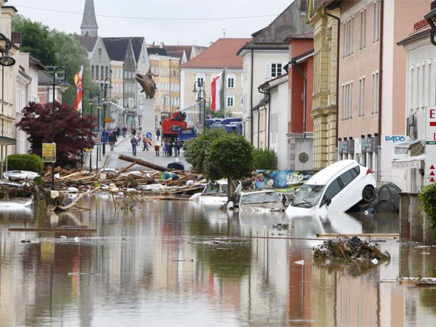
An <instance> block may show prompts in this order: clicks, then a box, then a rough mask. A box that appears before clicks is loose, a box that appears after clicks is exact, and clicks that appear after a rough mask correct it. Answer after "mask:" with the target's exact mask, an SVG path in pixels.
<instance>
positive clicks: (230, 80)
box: [227, 74, 236, 89]
mask: <svg viewBox="0 0 436 327" xmlns="http://www.w3.org/2000/svg"><path fill="white" fill-rule="evenodd" d="M235 78H236V77H235V75H230V74H229V75H227V87H228V88H231V89H232V88H234V87H235Z"/></svg>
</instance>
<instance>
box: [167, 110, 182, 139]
mask: <svg viewBox="0 0 436 327" xmlns="http://www.w3.org/2000/svg"><path fill="white" fill-rule="evenodd" d="M187 127H188V123H187V122H186V114H185V113H184V112H181V111H175V112H173V113H172V114H171V116H169V117H167V118H165V119H164V120H163V121H162V137H163V138H171V139H174V138H176V137H178V136H179V131H180V130H183V129H186V128H187Z"/></svg>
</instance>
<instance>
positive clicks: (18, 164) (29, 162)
mask: <svg viewBox="0 0 436 327" xmlns="http://www.w3.org/2000/svg"><path fill="white" fill-rule="evenodd" d="M8 170H28V171H34V172H35V173H38V174H41V173H42V159H41V157H40V156H38V155H36V154H11V155H10V156H8Z"/></svg>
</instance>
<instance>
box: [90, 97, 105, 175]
mask: <svg viewBox="0 0 436 327" xmlns="http://www.w3.org/2000/svg"><path fill="white" fill-rule="evenodd" d="M103 91H104V90H100V91H98V92H89V100H88V105H89V106H91V117H94V116H93V114H92V108H93V106H94V101H93V98H94V97H97V106H96V108H97V110H98V116H97V158H96V170H97V171H98V155H99V146H98V145H99V143H100V141H101V138H100V109H101V92H103ZM91 158H92V153H91ZM91 158H90V159H89V160H90V161H89V169H90V171H92V165H91V163H92V159H91Z"/></svg>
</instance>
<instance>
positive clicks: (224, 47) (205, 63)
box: [180, 39, 251, 68]
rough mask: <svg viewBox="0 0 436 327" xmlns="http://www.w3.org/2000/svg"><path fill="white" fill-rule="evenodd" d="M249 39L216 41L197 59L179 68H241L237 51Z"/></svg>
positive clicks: (240, 60)
mask: <svg viewBox="0 0 436 327" xmlns="http://www.w3.org/2000/svg"><path fill="white" fill-rule="evenodd" d="M250 40H251V39H218V41H216V42H215V43H214V44H212V45H211V46H210V47H209V48H207V49H206V50H204V51H203V52H202V53H201V54H199V55H198V56H197V57H195V58H193V59H192V60H189V61H188V62H186V63H185V64H183V65H182V66H181V67H180V68H242V57H238V56H237V55H236V53H237V52H238V50H239V49H240V48H241V47H242V46H243V45H245V44H246V43H247V42H249V41H250Z"/></svg>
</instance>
